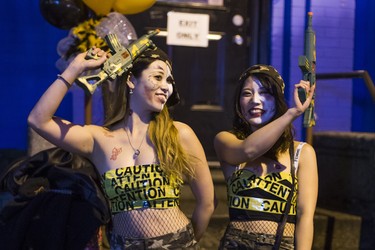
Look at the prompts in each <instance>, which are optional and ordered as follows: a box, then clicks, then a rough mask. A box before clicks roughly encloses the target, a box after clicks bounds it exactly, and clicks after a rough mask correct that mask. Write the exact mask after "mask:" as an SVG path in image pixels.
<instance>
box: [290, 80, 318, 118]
mask: <svg viewBox="0 0 375 250" xmlns="http://www.w3.org/2000/svg"><path fill="white" fill-rule="evenodd" d="M298 88H303V89H304V90H305V92H306V95H307V96H306V101H305V102H304V103H302V102H301V100H300V99H299V96H298ZM314 93H315V84H314V85H313V86H312V87H310V82H308V81H303V80H301V81H300V82H299V83H297V84H295V85H294V103H295V105H296V109H297V111H298V113H299V114H302V113H303V112H305V110H306V109H307V108H308V107H309V105H310V103H311V101H312V98H313V96H314Z"/></svg>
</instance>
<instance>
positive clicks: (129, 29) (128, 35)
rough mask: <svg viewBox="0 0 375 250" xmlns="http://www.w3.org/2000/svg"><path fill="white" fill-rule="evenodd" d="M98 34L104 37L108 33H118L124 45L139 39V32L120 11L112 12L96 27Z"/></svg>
mask: <svg viewBox="0 0 375 250" xmlns="http://www.w3.org/2000/svg"><path fill="white" fill-rule="evenodd" d="M95 30H96V34H97V35H98V36H100V37H101V38H103V39H104V37H105V36H106V35H108V34H116V35H117V38H118V40H119V42H120V43H121V44H122V45H123V46H128V45H129V43H130V42H131V41H134V40H137V33H136V32H135V29H134V27H133V25H132V24H131V23H130V21H129V20H128V19H127V18H126V17H125V16H124V15H123V14H120V13H118V12H111V13H109V14H108V15H107V17H104V18H103V19H102V20H101V21H100V23H99V24H98V25H97V26H96V27H95Z"/></svg>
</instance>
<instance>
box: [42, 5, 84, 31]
mask: <svg viewBox="0 0 375 250" xmlns="http://www.w3.org/2000/svg"><path fill="white" fill-rule="evenodd" d="M39 7H40V12H41V13H42V16H43V17H44V18H45V19H46V20H47V22H49V23H50V24H52V25H53V26H55V27H57V28H60V29H70V28H72V27H74V26H76V25H77V24H79V23H81V22H83V21H84V20H86V19H88V18H89V15H90V13H89V12H90V10H89V9H88V7H87V6H86V5H85V4H84V3H83V1H82V0H40V1H39Z"/></svg>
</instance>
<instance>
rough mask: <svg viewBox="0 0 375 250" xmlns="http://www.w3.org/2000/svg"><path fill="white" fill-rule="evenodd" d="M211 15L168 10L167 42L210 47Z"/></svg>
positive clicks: (169, 43)
mask: <svg viewBox="0 0 375 250" xmlns="http://www.w3.org/2000/svg"><path fill="white" fill-rule="evenodd" d="M209 23H210V16H209V15H207V14H192V13H181V12H174V11H170V12H168V23H167V31H168V35H167V44H168V45H182V46H191V47H208V32H209Z"/></svg>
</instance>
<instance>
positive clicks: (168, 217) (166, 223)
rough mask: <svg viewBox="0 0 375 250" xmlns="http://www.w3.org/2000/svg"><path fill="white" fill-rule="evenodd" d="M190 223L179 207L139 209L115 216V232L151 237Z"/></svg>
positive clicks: (129, 236) (132, 236)
mask: <svg viewBox="0 0 375 250" xmlns="http://www.w3.org/2000/svg"><path fill="white" fill-rule="evenodd" d="M188 223H189V220H188V218H187V217H186V216H185V215H184V213H183V212H181V210H180V209H179V208H170V209H150V208H148V209H137V210H133V211H128V212H123V213H119V214H117V215H115V216H114V218H113V233H114V234H117V235H122V236H123V237H125V238H151V237H157V236H160V235H164V234H167V233H171V232H176V231H177V230H178V229H180V228H183V227H185V226H186V225H187V224H188Z"/></svg>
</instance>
